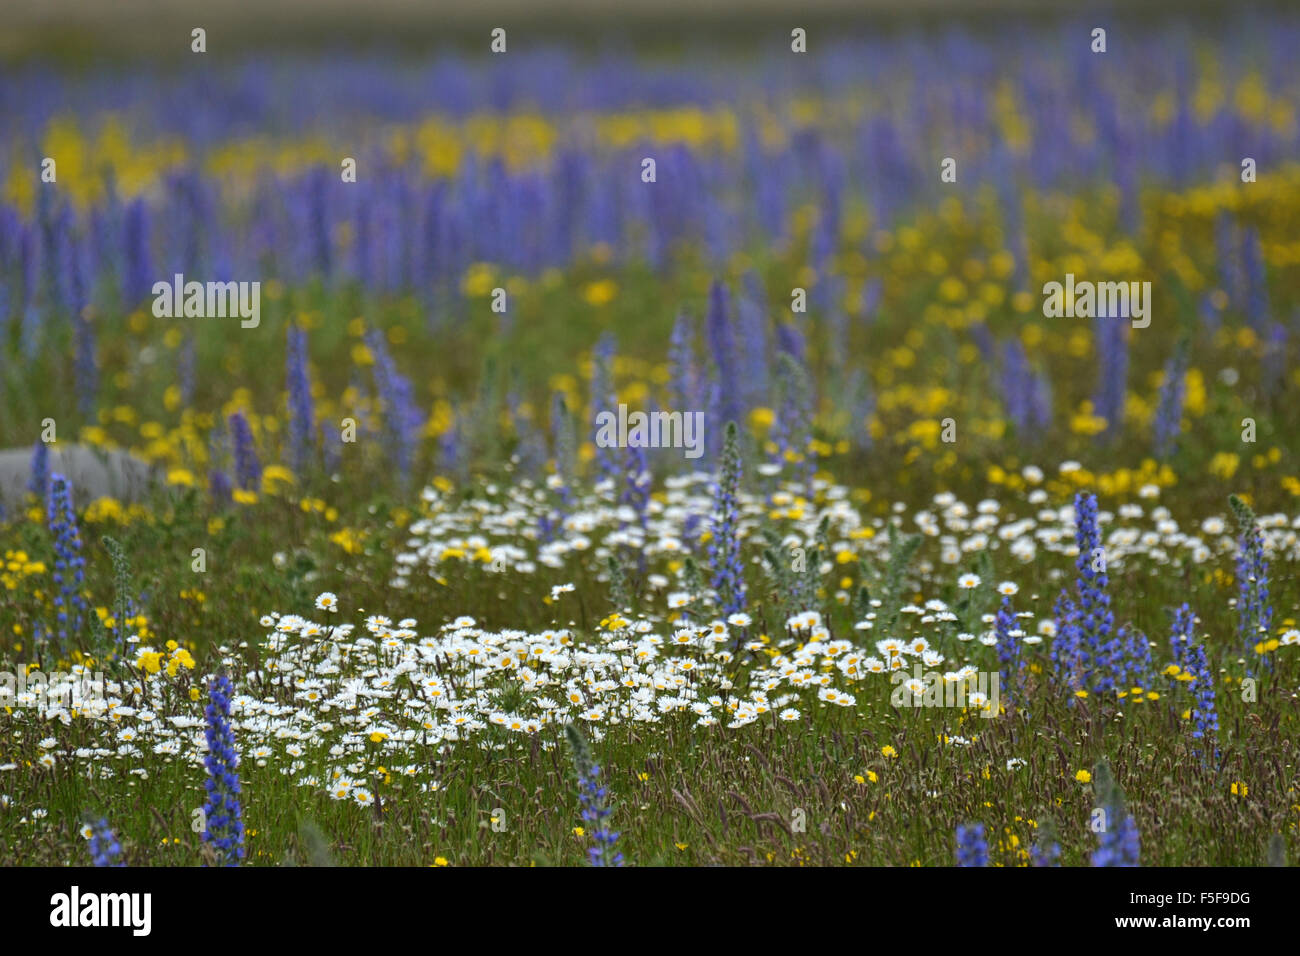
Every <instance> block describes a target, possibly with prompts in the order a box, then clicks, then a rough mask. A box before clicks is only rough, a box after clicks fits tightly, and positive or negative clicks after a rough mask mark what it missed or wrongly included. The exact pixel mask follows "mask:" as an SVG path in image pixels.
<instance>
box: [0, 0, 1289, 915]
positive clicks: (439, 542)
mask: <svg viewBox="0 0 1300 956" xmlns="http://www.w3.org/2000/svg"><path fill="white" fill-rule="evenodd" d="M363 14H364V12H361V13H359V14H358V15H363ZM738 15H739V14H738ZM429 16H430V18H431V19H430V20H429V22H427V23H425V26H429V25H430V23H433V21H434V20H435V19H436V17H434V15H433V14H430V15H429ZM999 17H1000V19H995V20H992V21H986V20H983V19H960V18H944V17H942V16H931V17H923V16H921V17H918V19H916V20H915V21H911V20H908V21H894V20H890V21H888V22H885V23H882V24H880V25H874V24H873V22H872V21H871V20H870V19H869V18H867V19H861V20H854V21H852V22H851V23H850V24H849V25H847V26H846V27H845V28H844V29H836V30H830V29H827V28H821V29H818V28H816V27H815V26H814V25H812V24H801V22H800V19H799V16H798V11H797V10H793V9H792V10H790V11H789V12H788V13H787V14H783V15H779V16H778V15H772V14H771V12H770V11H769V18H768V19H765V20H761V21H755V23H754V24H753V25H752V28H751V29H750V30H749V31H748V32H746V33H744V34H743V35H737V36H732V37H727V36H724V35H722V34H721V33H717V32H712V30H713V28H711V27H709V26H707V25H698V26H693V25H691V20H690V16H689V14H686V13H683V14H682V18H681V19H680V21H674V25H670V26H668V27H665V28H664V29H663V30H661V31H660V32H659V33H656V34H655V36H654V37H653V38H651V39H648V40H647V41H646V42H645V43H638V42H637V40H636V37H635V36H632V37H627V36H623V37H622V38H621V39H620V40H618V42H614V41H613V40H609V41H608V42H606V41H605V39H604V34H602V33H601V32H600V29H597V30H596V32H595V33H593V34H588V35H584V38H582V39H580V40H579V39H575V40H573V41H572V42H566V40H565V39H564V37H563V36H562V35H556V34H555V33H554V32H552V33H549V34H547V35H546V36H545V37H542V36H540V35H538V36H535V35H533V34H532V33H531V32H530V31H529V29H527V28H526V27H523V26H519V27H517V26H512V23H511V22H510V21H509V20H508V18H503V20H502V22H501V23H500V24H499V25H487V26H484V27H483V28H482V29H481V30H478V29H477V28H476V29H475V32H473V33H472V35H469V36H465V37H461V38H460V39H459V40H458V41H457V42H455V43H452V42H450V41H448V42H445V43H442V42H440V41H438V40H437V38H436V37H433V36H431V37H430V41H429V43H428V44H427V45H424V46H419V47H418V49H417V48H416V47H413V46H411V45H409V44H408V45H403V46H400V47H397V48H394V49H392V50H387V49H384V48H378V47H374V46H372V45H370V44H363V43H360V42H356V43H349V42H348V41H347V37H346V35H344V36H342V37H341V38H339V39H338V40H337V41H336V42H334V43H332V44H330V45H327V46H324V47H317V46H313V45H310V44H302V45H295V46H291V47H286V48H284V49H282V50H276V51H268V50H266V49H264V48H260V47H257V46H255V45H248V44H242V43H240V42H237V41H236V40H235V39H234V35H233V34H231V33H229V32H225V33H223V32H222V31H220V30H217V29H215V28H214V29H207V28H205V27H204V26H203V22H204V21H203V18H202V16H200V15H199V13H198V12H197V11H196V13H195V15H194V17H193V20H194V23H193V24H191V25H188V26H186V25H181V26H178V27H176V28H175V29H174V30H171V32H170V33H168V32H165V31H163V30H162V28H161V27H159V29H158V30H157V31H156V35H154V36H153V41H154V42H155V43H156V45H157V47H158V48H157V49H156V50H154V51H152V52H149V53H147V54H146V53H142V52H138V51H136V52H131V53H129V54H128V53H118V54H113V53H112V52H111V51H108V52H104V53H102V54H100V53H87V52H84V51H81V52H74V53H69V52H68V50H66V49H61V48H60V47H59V46H58V45H57V44H49V45H47V46H36V47H33V48H31V49H27V50H25V51H24V52H23V54H22V55H17V54H14V55H9V56H8V57H7V58H0V383H2V385H0V387H2V388H3V393H2V395H3V398H2V401H3V409H4V414H3V415H0V449H5V451H3V452H0V504H2V508H3V510H2V512H0V558H2V560H0V864H2V865H5V866H41V867H68V866H71V867H85V866H92V865H93V866H96V867H121V868H125V869H124V870H123V872H126V871H128V870H131V869H133V868H141V867H157V866H168V867H202V866H207V867H227V866H231V867H285V866H324V865H335V866H349V865H361V866H421V867H425V866H432V867H465V866H503V867H504V866H531V865H536V866H587V865H591V866H601V867H624V868H634V867H663V866H705V865H725V866H736V867H739V866H752V867H801V866H806V867H831V866H837V867H838V866H846V867H884V866H889V867H913V866H920V867H959V868H960V867H988V868H997V867H1006V868H1016V867H1030V868H1032V867H1046V868H1056V867H1082V868H1096V867H1139V866H1140V867H1211V866H1218V867H1224V866H1231V867H1258V866H1265V865H1272V866H1286V865H1291V864H1293V863H1294V861H1295V859H1296V857H1297V855H1298V854H1300V766H1298V762H1300V587H1298V586H1297V578H1296V571H1297V562H1300V446H1297V443H1296V436H1297V434H1300V401H1297V397H1298V396H1300V372H1298V371H1297V364H1296V359H1297V357H1298V356H1300V114H1298V112H1297V110H1298V109H1300V58H1297V56H1296V51H1297V49H1300V16H1297V15H1296V13H1295V11H1294V10H1293V9H1286V8H1284V7H1276V8H1263V9H1261V10H1258V11H1251V10H1248V9H1245V10H1242V9H1236V8H1235V7H1229V6H1227V5H1225V6H1224V7H1222V8H1211V11H1210V12H1209V13H1206V12H1205V11H1201V12H1200V13H1195V14H1194V13H1191V12H1186V11H1183V12H1179V11H1177V10H1175V11H1172V12H1171V11H1164V12H1158V11H1157V12H1148V13H1141V12H1136V13H1125V12H1123V11H1122V10H1120V9H1118V8H1117V9H1115V10H1114V11H1110V12H1107V13H1106V15H1104V16H1102V15H1100V14H1097V15H1094V14H1092V13H1091V12H1089V11H1086V10H1078V11H1075V12H1074V14H1069V15H1064V14H1063V15H1052V16H1046V15H1044V16H1038V17H1026V16H1016V15H1014V14H1005V13H1004V14H999ZM164 22H168V23H169V22H170V21H164ZM433 25H435V26H436V23H434V24H433ZM168 29H171V28H170V27H168ZM610 35H611V36H612V34H610ZM77 50H80V48H77ZM1150 888H1151V889H1156V888H1159V887H1157V885H1156V884H1155V883H1152V884H1151V887H1150ZM1173 888H1176V889H1183V888H1185V887H1182V886H1178V887H1173ZM1196 888H1197V889H1198V890H1199V889H1204V888H1206V886H1201V885H1198V886H1197V887H1196ZM64 891H65V892H66V891H67V887H64ZM71 905H72V907H73V909H75V907H76V905H77V904H76V902H75V899H74V900H73V902H72V904H71ZM1215 915H1220V913H1219V911H1217V910H1216V911H1215ZM56 925H57V924H56ZM72 925H76V924H75V922H74V923H73V924H72Z"/></svg>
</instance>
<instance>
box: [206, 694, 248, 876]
mask: <svg viewBox="0 0 1300 956" xmlns="http://www.w3.org/2000/svg"><path fill="white" fill-rule="evenodd" d="M233 695H234V688H233V687H232V686H231V684H230V678H228V677H226V675H225V674H219V675H217V676H216V677H214V678H212V679H211V680H209V682H208V706H207V708H206V709H205V710H204V712H203V714H204V718H205V720H206V723H207V727H206V729H205V731H204V737H205V738H206V740H207V743H208V753H207V756H206V757H204V758H203V765H204V767H205V768H206V769H207V771H208V779H207V780H206V781H205V782H204V784H203V786H204V788H205V789H206V790H207V792H208V799H207V802H206V803H204V805H203V814H204V824H205V825H204V830H203V840H204V842H205V843H207V844H209V845H210V846H211V847H212V849H213V850H214V851H215V852H216V856H217V861H218V862H219V863H220V864H221V865H222V866H238V865H239V861H240V860H242V859H243V858H244V818H243V809H242V807H241V805H240V792H241V791H240V786H239V751H238V750H237V749H236V748H235V733H234V730H233V729H232V727H231V723H230V698H231V697H232V696H233Z"/></svg>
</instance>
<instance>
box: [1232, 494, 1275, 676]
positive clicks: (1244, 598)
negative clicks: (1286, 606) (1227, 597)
mask: <svg viewBox="0 0 1300 956" xmlns="http://www.w3.org/2000/svg"><path fill="white" fill-rule="evenodd" d="M1228 504H1230V505H1231V506H1232V513H1233V515H1234V516H1235V517H1236V519H1237V526H1238V527H1239V528H1240V529H1241V537H1240V538H1239V539H1238V542H1239V543H1238V549H1237V633H1238V635H1239V636H1240V638H1241V642H1242V645H1243V649H1244V651H1245V653H1246V672H1247V673H1248V674H1254V673H1255V669H1254V666H1253V665H1254V661H1255V658H1257V657H1258V658H1261V659H1262V661H1263V664H1264V667H1265V668H1268V669H1271V668H1272V666H1273V663H1272V661H1271V660H1270V659H1269V658H1268V656H1267V655H1268V645H1267V642H1268V629H1269V626H1270V625H1271V624H1272V622H1273V606H1272V605H1271V604H1269V602H1268V561H1267V560H1266V559H1265V558H1264V532H1263V531H1262V530H1260V527H1259V522H1258V521H1256V520H1255V512H1254V511H1252V510H1251V508H1250V506H1249V505H1248V504H1246V503H1245V502H1244V501H1242V500H1241V499H1240V498H1238V497H1237V496H1236V495H1232V496H1231V497H1230V498H1229V499H1228Z"/></svg>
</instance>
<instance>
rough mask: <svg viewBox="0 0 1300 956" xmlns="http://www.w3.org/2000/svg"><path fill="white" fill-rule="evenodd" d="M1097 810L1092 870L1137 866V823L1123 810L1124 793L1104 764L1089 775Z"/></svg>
mask: <svg viewBox="0 0 1300 956" xmlns="http://www.w3.org/2000/svg"><path fill="white" fill-rule="evenodd" d="M1093 780H1094V781H1095V782H1094V786H1095V788H1096V790H1095V793H1096V795H1097V806H1096V811H1094V816H1093V819H1094V820H1095V821H1097V825H1096V826H1095V829H1096V831H1097V849H1096V850H1094V851H1093V853H1092V865H1093V866H1138V865H1139V858H1140V856H1141V851H1142V845H1141V840H1140V839H1139V837H1138V829H1137V822H1136V821H1135V820H1134V819H1133V815H1132V814H1130V813H1129V812H1128V810H1127V809H1126V808H1125V806H1124V791H1123V790H1122V789H1120V786H1119V784H1118V783H1117V782H1116V781H1115V778H1114V777H1113V776H1111V772H1110V765H1109V764H1108V763H1107V762H1106V761H1104V760H1103V761H1101V762H1100V763H1098V764H1097V767H1096V769H1095V770H1094V771H1093Z"/></svg>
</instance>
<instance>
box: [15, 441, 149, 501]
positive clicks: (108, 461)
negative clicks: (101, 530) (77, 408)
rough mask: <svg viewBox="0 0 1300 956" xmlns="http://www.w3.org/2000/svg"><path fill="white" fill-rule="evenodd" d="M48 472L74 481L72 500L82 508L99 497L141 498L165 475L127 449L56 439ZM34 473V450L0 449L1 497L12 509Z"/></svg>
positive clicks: (126, 499)
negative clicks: (65, 442) (92, 446)
mask: <svg viewBox="0 0 1300 956" xmlns="http://www.w3.org/2000/svg"><path fill="white" fill-rule="evenodd" d="M49 472H50V474H51V475H53V474H60V475H63V476H64V477H66V478H67V479H68V480H69V481H70V482H71V483H72V500H73V503H74V505H75V506H76V507H77V508H78V509H80V508H84V507H85V506H86V505H88V504H90V502H92V501H94V500H95V499H96V498H104V497H109V498H116V499H118V500H119V501H140V500H141V499H142V498H144V497H145V495H146V494H147V493H148V491H149V488H150V486H151V485H152V484H153V483H154V482H156V481H158V480H159V479H160V478H161V477H162V469H161V468H159V467H157V466H155V465H150V464H149V463H148V462H147V461H144V460H143V459H140V458H137V457H135V456H134V455H132V454H130V453H128V452H124V451H106V450H104V449H101V448H89V447H87V446H85V445H68V444H63V443H61V442H56V443H55V444H53V445H51V446H50V457H49ZM31 476H32V449H31V447H28V448H8V449H5V450H4V451H0V500H3V501H4V504H5V507H6V508H8V509H9V510H10V511H11V512H12V511H13V509H14V508H16V507H18V506H19V505H21V504H22V502H23V496H24V495H26V493H27V482H28V481H30V480H31Z"/></svg>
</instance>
